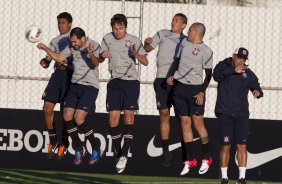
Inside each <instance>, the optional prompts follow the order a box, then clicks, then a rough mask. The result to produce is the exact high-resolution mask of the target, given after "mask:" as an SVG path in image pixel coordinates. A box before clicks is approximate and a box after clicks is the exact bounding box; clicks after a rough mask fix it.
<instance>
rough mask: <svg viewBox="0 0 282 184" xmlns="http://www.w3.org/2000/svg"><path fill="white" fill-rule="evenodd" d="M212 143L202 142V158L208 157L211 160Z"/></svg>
mask: <svg viewBox="0 0 282 184" xmlns="http://www.w3.org/2000/svg"><path fill="white" fill-rule="evenodd" d="M209 147H210V144H209V143H206V144H201V148H202V159H206V160H209V159H210V154H209V152H210V149H209Z"/></svg>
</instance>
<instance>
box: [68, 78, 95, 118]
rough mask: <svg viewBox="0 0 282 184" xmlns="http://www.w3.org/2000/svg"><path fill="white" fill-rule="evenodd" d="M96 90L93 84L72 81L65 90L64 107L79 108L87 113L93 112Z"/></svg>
mask: <svg viewBox="0 0 282 184" xmlns="http://www.w3.org/2000/svg"><path fill="white" fill-rule="evenodd" d="M98 92H99V90H98V89H97V88H95V87H93V86H87V85H82V84H73V83H72V84H71V85H70V89H69V90H68V92H67V96H66V102H65V106H64V107H70V108H73V109H80V110H83V111H86V112H88V113H89V114H91V113H95V109H96V105H95V102H96V99H97V96H98Z"/></svg>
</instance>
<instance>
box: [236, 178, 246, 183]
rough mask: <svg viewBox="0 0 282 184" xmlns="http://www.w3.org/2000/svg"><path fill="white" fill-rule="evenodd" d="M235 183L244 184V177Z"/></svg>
mask: <svg viewBox="0 0 282 184" xmlns="http://www.w3.org/2000/svg"><path fill="white" fill-rule="evenodd" d="M236 184H246V181H245V178H240V179H238V180H237V181H236Z"/></svg>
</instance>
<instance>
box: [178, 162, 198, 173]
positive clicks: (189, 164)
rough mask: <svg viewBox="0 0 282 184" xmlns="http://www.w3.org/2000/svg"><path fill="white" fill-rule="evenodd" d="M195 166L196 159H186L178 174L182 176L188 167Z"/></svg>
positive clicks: (187, 170)
mask: <svg viewBox="0 0 282 184" xmlns="http://www.w3.org/2000/svg"><path fill="white" fill-rule="evenodd" d="M195 166H197V160H196V159H194V160H192V161H189V160H186V161H185V162H184V167H183V169H182V171H181V173H180V175H181V176H183V175H185V174H187V173H189V171H190V168H192V167H195Z"/></svg>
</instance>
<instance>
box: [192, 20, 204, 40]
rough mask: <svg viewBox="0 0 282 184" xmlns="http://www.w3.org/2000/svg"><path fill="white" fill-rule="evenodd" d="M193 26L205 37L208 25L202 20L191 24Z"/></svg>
mask: <svg viewBox="0 0 282 184" xmlns="http://www.w3.org/2000/svg"><path fill="white" fill-rule="evenodd" d="M191 27H195V28H196V29H197V31H198V33H199V34H200V35H201V36H202V37H204V35H205V33H206V26H205V25H204V24H203V23H201V22H195V23H193V24H192V25H191Z"/></svg>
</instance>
